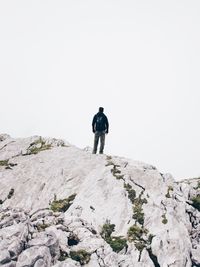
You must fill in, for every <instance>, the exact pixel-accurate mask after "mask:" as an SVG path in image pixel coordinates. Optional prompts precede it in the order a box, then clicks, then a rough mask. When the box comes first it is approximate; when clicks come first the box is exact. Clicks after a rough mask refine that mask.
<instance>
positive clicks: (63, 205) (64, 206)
mask: <svg viewBox="0 0 200 267" xmlns="http://www.w3.org/2000/svg"><path fill="white" fill-rule="evenodd" d="M75 197H76V194H73V195H71V196H69V197H68V198H64V199H59V200H56V199H54V200H53V202H52V203H51V206H50V209H51V210H53V211H54V212H57V211H58V212H65V211H66V210H68V209H69V207H70V206H71V205H72V203H73V201H74V199H75Z"/></svg>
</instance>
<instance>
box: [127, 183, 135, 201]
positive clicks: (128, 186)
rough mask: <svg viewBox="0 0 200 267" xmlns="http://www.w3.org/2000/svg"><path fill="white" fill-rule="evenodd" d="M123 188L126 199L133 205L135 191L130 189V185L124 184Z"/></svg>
mask: <svg viewBox="0 0 200 267" xmlns="http://www.w3.org/2000/svg"><path fill="white" fill-rule="evenodd" d="M124 188H125V189H126V191H127V192H128V198H129V199H130V201H131V202H132V203H134V201H135V198H136V192H135V190H134V189H133V188H132V186H131V185H130V184H126V183H124Z"/></svg>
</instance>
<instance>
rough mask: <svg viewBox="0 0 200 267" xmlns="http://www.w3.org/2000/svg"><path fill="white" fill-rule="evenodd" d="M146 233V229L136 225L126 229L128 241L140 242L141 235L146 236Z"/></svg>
mask: <svg viewBox="0 0 200 267" xmlns="http://www.w3.org/2000/svg"><path fill="white" fill-rule="evenodd" d="M147 233H148V230H147V229H145V228H143V227H141V226H138V225H133V226H131V227H130V228H129V229H128V239H129V241H135V240H140V239H141V238H142V236H143V234H145V235H147Z"/></svg>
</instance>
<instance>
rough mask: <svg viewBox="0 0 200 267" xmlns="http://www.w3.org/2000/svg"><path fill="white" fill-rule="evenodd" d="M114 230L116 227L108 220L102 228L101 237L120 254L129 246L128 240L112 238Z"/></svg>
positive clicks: (118, 237)
mask: <svg viewBox="0 0 200 267" xmlns="http://www.w3.org/2000/svg"><path fill="white" fill-rule="evenodd" d="M114 230H115V225H114V224H111V223H110V221H108V220H107V221H106V223H105V224H104V225H103V227H102V231H101V236H102V238H103V239H104V240H105V241H106V242H107V243H108V244H109V245H110V246H111V248H112V249H113V251H115V252H117V253H118V252H120V251H121V250H122V249H123V248H124V247H126V246H127V240H126V239H125V238H123V237H120V236H111V234H112V233H113V231H114Z"/></svg>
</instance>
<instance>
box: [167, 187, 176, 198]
mask: <svg viewBox="0 0 200 267" xmlns="http://www.w3.org/2000/svg"><path fill="white" fill-rule="evenodd" d="M173 190H174V189H173V187H172V186H171V185H169V186H168V189H167V194H166V195H165V196H166V197H167V198H170V197H171V196H170V191H173Z"/></svg>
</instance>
